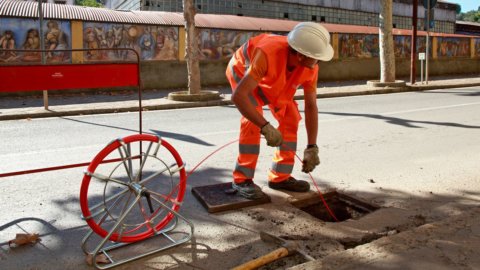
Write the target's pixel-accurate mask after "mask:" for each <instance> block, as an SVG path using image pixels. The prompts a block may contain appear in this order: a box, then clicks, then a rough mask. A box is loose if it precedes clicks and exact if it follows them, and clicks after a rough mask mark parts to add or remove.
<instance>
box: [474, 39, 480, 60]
mask: <svg viewBox="0 0 480 270" xmlns="http://www.w3.org/2000/svg"><path fill="white" fill-rule="evenodd" d="M475 56H476V57H480V38H476V39H475Z"/></svg>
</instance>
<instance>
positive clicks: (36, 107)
mask: <svg viewBox="0 0 480 270" xmlns="http://www.w3.org/2000/svg"><path fill="white" fill-rule="evenodd" d="M479 85H480V76H478V75H475V76H474V75H472V76H467V77H437V78H435V77H434V78H431V80H430V81H429V83H428V85H426V84H421V83H418V82H417V83H416V84H415V85H413V86H412V85H409V84H407V85H406V86H404V87H373V86H369V85H367V84H366V81H346V82H345V81H343V82H328V83H321V84H320V85H319V88H318V89H317V95H318V97H319V98H327V97H341V96H353V95H368V94H386V93H395V92H405V91H422V90H428V89H442V88H455V87H468V86H479ZM208 90H215V91H219V92H220V93H221V97H222V98H221V99H220V100H214V101H198V102H181V101H173V100H169V99H167V98H166V97H167V95H168V93H169V91H167V90H148V91H144V93H143V95H142V96H143V97H142V105H143V108H144V110H165V109H178V108H189V107H202V106H219V105H230V104H232V103H231V101H230V92H231V91H230V89H228V88H217V89H208ZM302 94H303V92H302V91H301V90H300V91H298V92H297V94H296V97H295V98H297V99H302V98H303V96H302ZM137 110H138V94H137V93H136V92H132V91H128V92H127V91H117V92H107V93H98V94H68V93H66V94H65V95H61V96H59V95H56V96H53V95H51V96H50V97H49V107H48V110H45V109H44V105H43V98H42V97H38V96H37V97H33V96H26V97H2V98H1V99H0V120H13V119H25V118H41V117H55V116H67V115H82V114H96V113H116V112H127V111H137Z"/></svg>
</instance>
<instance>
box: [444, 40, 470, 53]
mask: <svg viewBox="0 0 480 270" xmlns="http://www.w3.org/2000/svg"><path fill="white" fill-rule="evenodd" d="M437 42H438V47H437V54H438V57H470V39H468V38H453V37H438V38H437Z"/></svg>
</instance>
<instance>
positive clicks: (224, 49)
mask: <svg viewBox="0 0 480 270" xmlns="http://www.w3.org/2000/svg"><path fill="white" fill-rule="evenodd" d="M254 35H255V34H254V33H253V32H240V31H238V32H236V31H227V30H218V29H202V30H201V31H200V32H199V33H198V36H197V40H198V44H199V52H200V56H201V59H209V60H215V59H228V58H230V57H231V56H232V55H233V53H234V52H235V51H236V50H237V49H238V48H240V46H242V45H243V43H245V42H246V41H247V40H248V39H249V38H251V37H253V36H254Z"/></svg>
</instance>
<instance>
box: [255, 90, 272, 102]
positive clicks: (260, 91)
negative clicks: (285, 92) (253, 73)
mask: <svg viewBox="0 0 480 270" xmlns="http://www.w3.org/2000/svg"><path fill="white" fill-rule="evenodd" d="M257 94H258V97H259V98H260V99H261V100H262V101H263V105H267V104H270V101H268V98H267V97H266V96H265V94H264V93H263V90H262V89H261V88H260V87H257Z"/></svg>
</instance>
